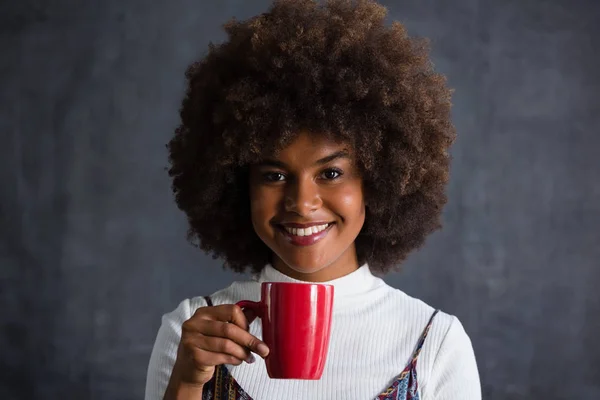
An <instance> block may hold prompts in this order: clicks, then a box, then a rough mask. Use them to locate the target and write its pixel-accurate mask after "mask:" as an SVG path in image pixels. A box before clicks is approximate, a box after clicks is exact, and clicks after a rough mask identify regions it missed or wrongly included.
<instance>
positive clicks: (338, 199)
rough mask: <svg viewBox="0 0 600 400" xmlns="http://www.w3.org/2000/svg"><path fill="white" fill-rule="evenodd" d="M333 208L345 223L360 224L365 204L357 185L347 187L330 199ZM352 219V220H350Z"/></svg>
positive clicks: (360, 189) (360, 188)
mask: <svg viewBox="0 0 600 400" xmlns="http://www.w3.org/2000/svg"><path fill="white" fill-rule="evenodd" d="M332 201H333V206H334V207H335V209H336V211H337V213H338V214H340V215H341V216H342V218H345V219H347V221H346V222H347V223H362V222H361V217H364V214H365V202H364V197H363V193H362V187H361V186H360V185H359V184H352V185H347V186H345V187H344V188H341V190H340V191H339V192H338V193H337V194H336V195H335V196H333V198H332ZM350 219H352V220H350Z"/></svg>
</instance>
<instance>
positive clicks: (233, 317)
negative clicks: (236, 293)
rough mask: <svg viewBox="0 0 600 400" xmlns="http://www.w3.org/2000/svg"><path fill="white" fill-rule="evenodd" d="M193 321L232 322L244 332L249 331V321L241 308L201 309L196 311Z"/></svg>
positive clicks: (233, 305) (219, 307) (221, 306)
mask: <svg viewBox="0 0 600 400" xmlns="http://www.w3.org/2000/svg"><path fill="white" fill-rule="evenodd" d="M191 320H215V321H223V322H231V323H233V324H235V325H237V326H239V327H240V328H242V329H244V330H246V331H247V330H248V319H247V318H246V315H245V314H244V312H243V311H242V309H241V308H240V307H239V306H236V305H235V304H222V305H220V306H214V307H201V308H198V309H197V310H196V312H195V313H194V315H193V316H192V318H190V321H191Z"/></svg>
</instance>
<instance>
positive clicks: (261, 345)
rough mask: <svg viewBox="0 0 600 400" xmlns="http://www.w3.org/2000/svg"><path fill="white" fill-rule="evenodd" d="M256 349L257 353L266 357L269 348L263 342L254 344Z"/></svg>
mask: <svg viewBox="0 0 600 400" xmlns="http://www.w3.org/2000/svg"><path fill="white" fill-rule="evenodd" d="M256 350H257V353H258V354H260V355H261V357H266V356H267V355H269V348H268V347H267V345H266V344H264V343H259V344H258V346H256Z"/></svg>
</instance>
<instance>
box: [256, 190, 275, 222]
mask: <svg viewBox="0 0 600 400" xmlns="http://www.w3.org/2000/svg"><path fill="white" fill-rule="evenodd" d="M276 211H277V196H276V195H274V194H273V193H266V192H265V191H264V190H257V189H255V190H251V191H250V213H251V216H252V223H253V224H254V225H255V226H264V225H266V224H268V223H269V221H270V219H271V218H272V217H273V216H274V215H275V213H276Z"/></svg>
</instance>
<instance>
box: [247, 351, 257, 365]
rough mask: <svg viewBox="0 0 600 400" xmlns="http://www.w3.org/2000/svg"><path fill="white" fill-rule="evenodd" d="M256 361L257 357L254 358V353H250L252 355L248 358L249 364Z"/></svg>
mask: <svg viewBox="0 0 600 400" xmlns="http://www.w3.org/2000/svg"><path fill="white" fill-rule="evenodd" d="M254 361H256V358H254V355H253V354H252V353H250V355H249V356H248V358H246V362H247V363H248V364H252V363H253V362H254Z"/></svg>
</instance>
